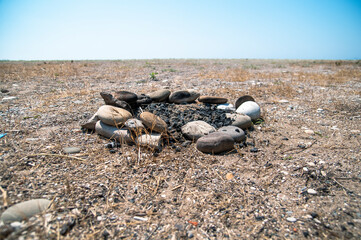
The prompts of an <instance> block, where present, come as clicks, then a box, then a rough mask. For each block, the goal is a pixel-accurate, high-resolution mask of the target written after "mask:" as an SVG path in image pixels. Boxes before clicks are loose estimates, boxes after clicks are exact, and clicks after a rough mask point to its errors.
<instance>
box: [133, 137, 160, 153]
mask: <svg viewBox="0 0 361 240" xmlns="http://www.w3.org/2000/svg"><path fill="white" fill-rule="evenodd" d="M161 140H162V135H161V134H160V133H151V134H143V135H140V136H139V137H138V138H137V144H139V146H142V147H147V148H150V149H154V150H160V149H161V148H162V144H161V143H162V141H161Z"/></svg>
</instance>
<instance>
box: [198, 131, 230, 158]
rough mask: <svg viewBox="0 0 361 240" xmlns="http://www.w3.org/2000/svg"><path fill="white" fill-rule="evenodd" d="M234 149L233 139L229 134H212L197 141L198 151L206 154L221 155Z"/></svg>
mask: <svg viewBox="0 0 361 240" xmlns="http://www.w3.org/2000/svg"><path fill="white" fill-rule="evenodd" d="M233 148H234V140H233V138H232V137H231V136H230V135H229V134H226V133H221V132H214V133H210V134H209V135H205V136H203V137H201V138H199V139H198V141H197V149H198V150H199V151H201V152H204V153H221V152H225V151H229V150H232V149H233Z"/></svg>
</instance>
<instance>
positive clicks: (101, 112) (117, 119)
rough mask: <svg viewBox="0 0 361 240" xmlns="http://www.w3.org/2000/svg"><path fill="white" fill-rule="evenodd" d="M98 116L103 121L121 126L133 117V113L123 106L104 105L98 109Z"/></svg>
mask: <svg viewBox="0 0 361 240" xmlns="http://www.w3.org/2000/svg"><path fill="white" fill-rule="evenodd" d="M97 116H98V118H99V119H100V120H101V121H102V122H103V123H106V124H108V125H111V126H116V127H120V126H122V125H124V123H125V122H126V121H127V120H128V119H129V118H131V117H132V114H131V113H130V112H128V111H127V110H125V109H123V108H118V107H114V106H110V105H103V106H101V107H100V108H99V109H98V111H97Z"/></svg>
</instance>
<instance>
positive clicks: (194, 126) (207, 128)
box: [181, 121, 216, 140]
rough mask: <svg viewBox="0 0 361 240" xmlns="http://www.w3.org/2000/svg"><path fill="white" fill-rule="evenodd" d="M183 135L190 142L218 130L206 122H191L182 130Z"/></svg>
mask: <svg viewBox="0 0 361 240" xmlns="http://www.w3.org/2000/svg"><path fill="white" fill-rule="evenodd" d="M181 130H182V133H183V135H184V136H185V137H186V138H188V139H190V140H197V139H199V138H200V137H203V136H204V135H207V134H209V133H212V132H215V131H216V129H215V128H214V127H212V126H211V125H209V124H208V123H206V122H204V121H193V122H189V123H187V124H186V125H184V126H182V128H181Z"/></svg>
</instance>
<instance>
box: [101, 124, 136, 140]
mask: <svg viewBox="0 0 361 240" xmlns="http://www.w3.org/2000/svg"><path fill="white" fill-rule="evenodd" d="M95 132H96V133H98V134H99V135H101V136H103V137H106V138H109V139H114V140H117V141H118V142H120V143H132V142H133V140H132V137H131V134H130V132H129V130H128V129H118V128H117V127H114V126H110V125H107V124H105V123H103V122H102V121H98V122H97V123H96V125H95Z"/></svg>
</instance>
